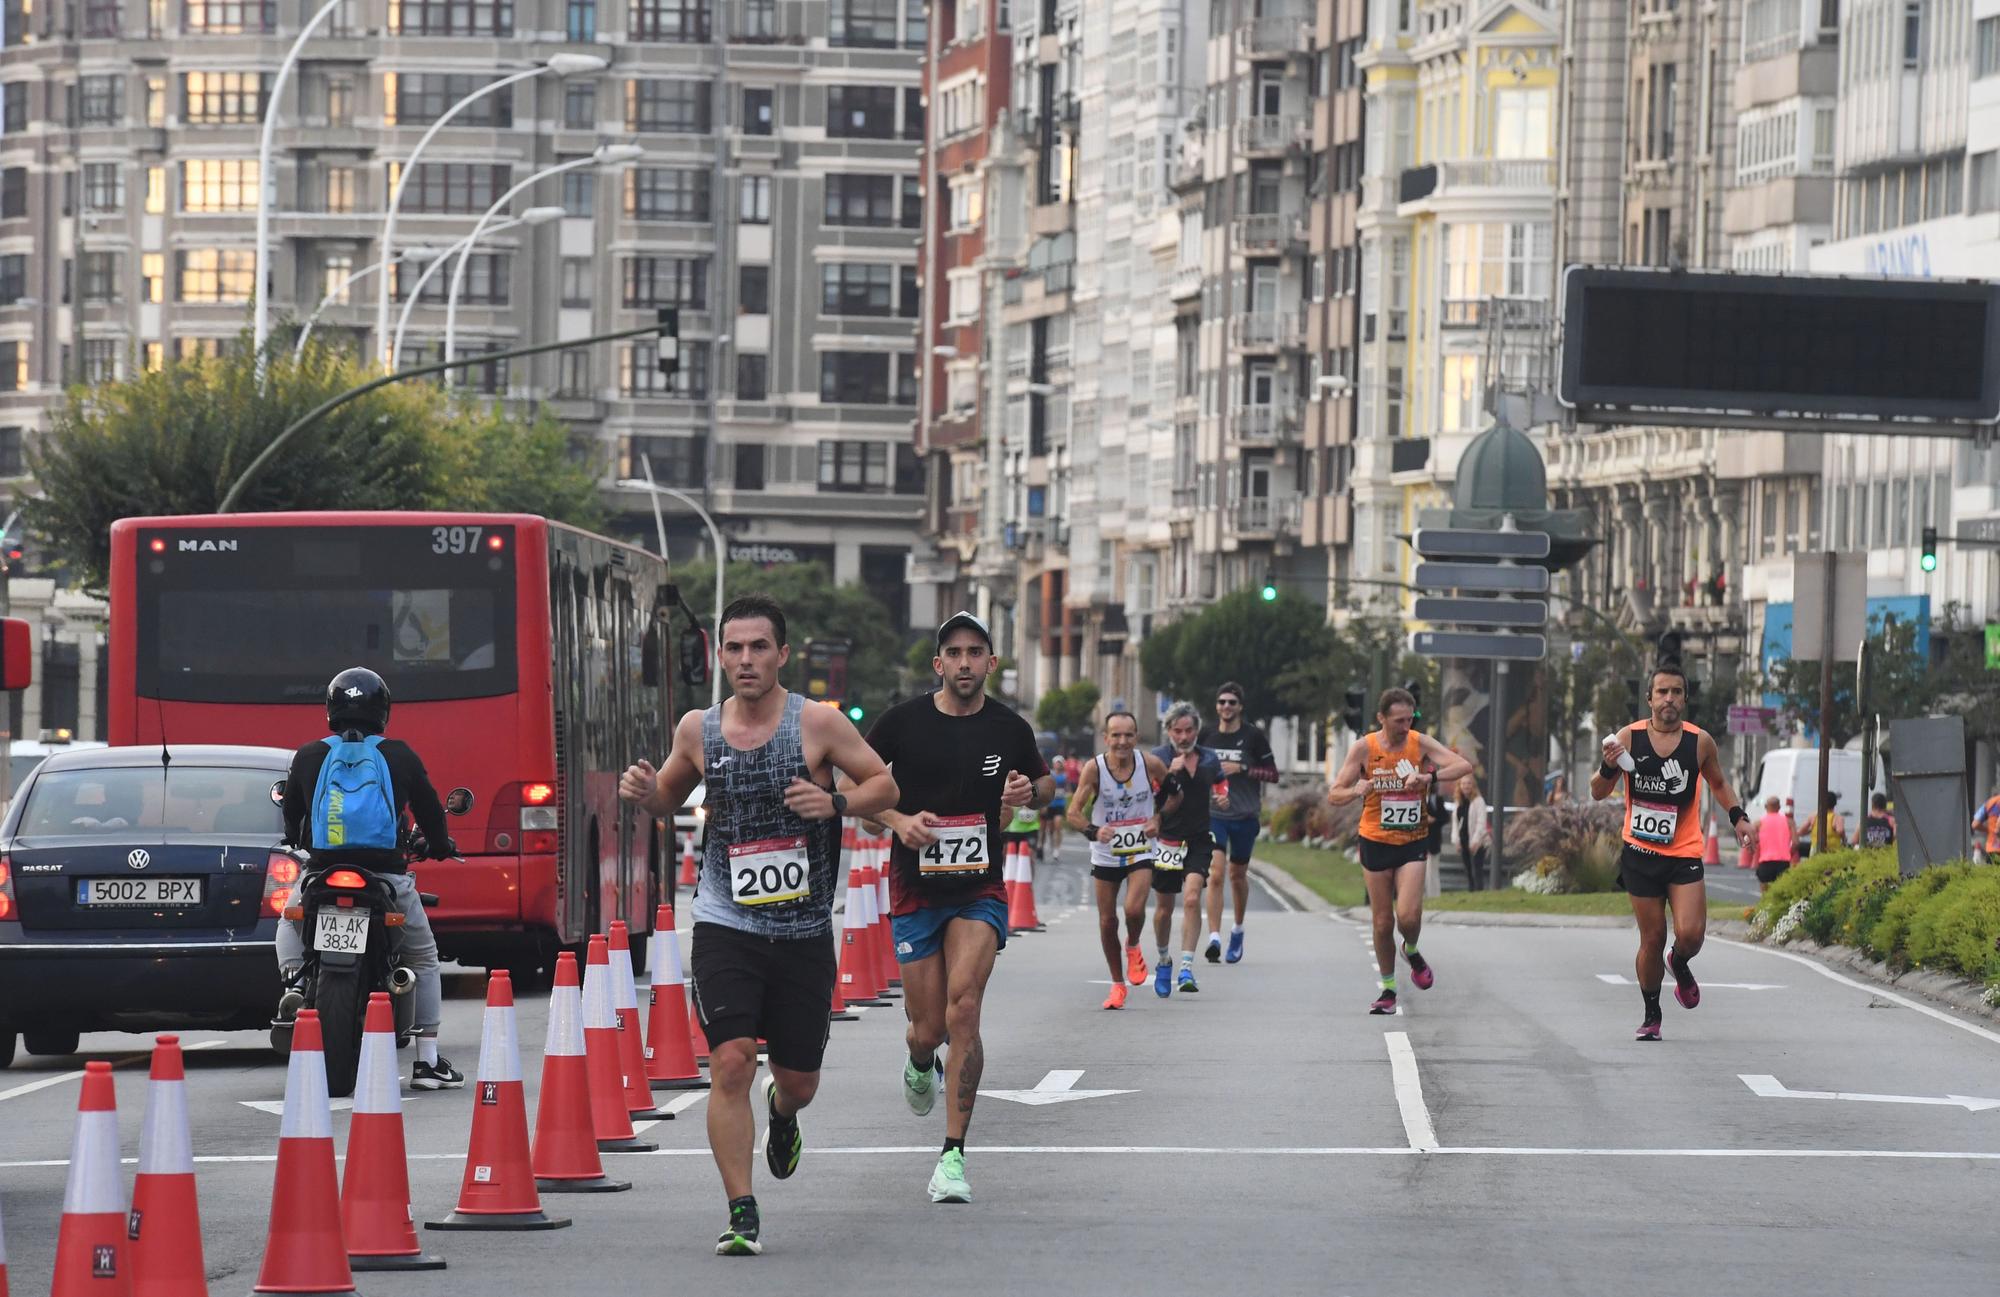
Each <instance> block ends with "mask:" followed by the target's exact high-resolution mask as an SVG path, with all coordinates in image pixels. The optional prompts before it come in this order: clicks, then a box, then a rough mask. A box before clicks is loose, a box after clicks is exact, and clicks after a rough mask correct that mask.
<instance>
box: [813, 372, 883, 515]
mask: <svg viewBox="0 0 2000 1297" xmlns="http://www.w3.org/2000/svg"><path fill="white" fill-rule="evenodd" d="M878 359H879V357H878ZM819 489H820V490H822V491H869V492H875V491H883V492H886V491H887V490H888V489H889V444H888V443H887V442H882V441H822V442H821V443H820V444H819Z"/></svg>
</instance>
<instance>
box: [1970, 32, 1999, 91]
mask: <svg viewBox="0 0 2000 1297" xmlns="http://www.w3.org/2000/svg"><path fill="white" fill-rule="evenodd" d="M1974 32H1975V36H1974V42H1975V44H1974V49H1973V57H1972V75H1973V77H1974V78H1978V79H1983V78H1985V77H1990V76H1993V75H1995V74H1996V73H2000V18H1981V19H1980V20H1979V22H1978V25H1977V26H1976V27H1975V28H1974Z"/></svg>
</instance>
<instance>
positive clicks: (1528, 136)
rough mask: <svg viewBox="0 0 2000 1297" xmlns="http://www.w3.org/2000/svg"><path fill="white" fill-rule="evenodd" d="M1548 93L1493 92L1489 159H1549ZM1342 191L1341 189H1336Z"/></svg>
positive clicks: (1536, 90) (1532, 91)
mask: <svg viewBox="0 0 2000 1297" xmlns="http://www.w3.org/2000/svg"><path fill="white" fill-rule="evenodd" d="M1549 97H1550V96H1549V91H1547V90H1543V89H1503V90H1495V91H1494V92H1493V156H1494V157H1496V158H1546V157H1548V156H1549V141H1550V136H1549ZM1339 187H1340V188H1346V186H1345V185H1342V186H1339Z"/></svg>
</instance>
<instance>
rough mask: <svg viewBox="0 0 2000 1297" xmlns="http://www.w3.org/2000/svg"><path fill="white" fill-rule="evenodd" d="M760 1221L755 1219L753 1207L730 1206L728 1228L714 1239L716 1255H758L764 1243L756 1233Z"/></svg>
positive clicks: (760, 1224)
mask: <svg viewBox="0 0 2000 1297" xmlns="http://www.w3.org/2000/svg"><path fill="white" fill-rule="evenodd" d="M761 1230H762V1223H761V1222H760V1221H759V1220H758V1219H757V1209H756V1208H755V1207H731V1208H730V1209H729V1228H728V1229H725V1230H723V1231H722V1237H720V1238H718V1239H716V1240H715V1254H716V1255H717V1256H760V1255H762V1254H763V1251H764V1245H763V1244H762V1243H761V1242H759V1241H758V1239H757V1235H758V1234H759V1233H760V1232H761Z"/></svg>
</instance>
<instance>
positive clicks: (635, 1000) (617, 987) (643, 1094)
mask: <svg viewBox="0 0 2000 1297" xmlns="http://www.w3.org/2000/svg"><path fill="white" fill-rule="evenodd" d="M609 935H610V937H611V942H610V946H611V949H610V950H609V952H608V953H609V955H610V956H611V1007H612V1008H613V1009H614V1010H616V1011H617V1018H618V1067H619V1071H620V1073H621V1074H622V1076H623V1077H624V1088H625V1110H626V1111H627V1112H628V1113H630V1114H631V1116H632V1120H633V1121H672V1120H673V1118H674V1114H672V1113H671V1112H668V1111H666V1110H665V1109H664V1108H655V1107H654V1106H653V1087H652V1086H650V1085H648V1084H647V1083H646V1047H645V1045H644V1044H643V1043H642V1042H641V1040H640V1037H639V986H638V979H637V977H636V975H635V974H634V973H633V972H632V934H631V932H630V930H628V929H627V928H626V926H625V920H623V919H613V920H612V921H611V932H610V934H609Z"/></svg>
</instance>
